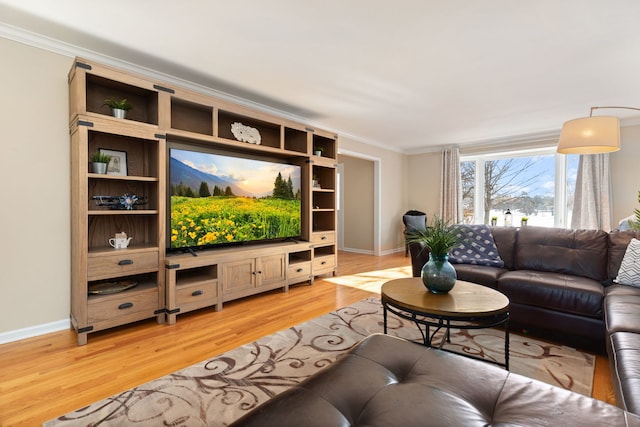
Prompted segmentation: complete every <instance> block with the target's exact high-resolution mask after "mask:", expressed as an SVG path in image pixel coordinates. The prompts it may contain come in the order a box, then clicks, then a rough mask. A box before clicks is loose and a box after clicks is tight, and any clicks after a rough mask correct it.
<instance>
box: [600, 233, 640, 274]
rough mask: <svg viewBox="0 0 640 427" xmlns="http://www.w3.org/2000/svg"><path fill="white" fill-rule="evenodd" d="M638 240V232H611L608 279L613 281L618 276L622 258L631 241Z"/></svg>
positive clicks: (639, 237) (639, 235) (639, 236)
mask: <svg viewBox="0 0 640 427" xmlns="http://www.w3.org/2000/svg"><path fill="white" fill-rule="evenodd" d="M633 238H636V239H640V231H631V230H627V231H612V232H611V233H609V264H608V267H607V268H608V277H609V279H610V280H613V279H615V278H616V276H617V275H618V270H620V264H621V263H622V258H624V254H625V252H626V251H627V246H629V242H630V241H631V239H633Z"/></svg>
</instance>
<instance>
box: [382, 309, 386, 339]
mask: <svg viewBox="0 0 640 427" xmlns="http://www.w3.org/2000/svg"><path fill="white" fill-rule="evenodd" d="M382 316H383V318H384V321H383V324H384V334H385V335H386V334H387V305H386V304H384V303H382Z"/></svg>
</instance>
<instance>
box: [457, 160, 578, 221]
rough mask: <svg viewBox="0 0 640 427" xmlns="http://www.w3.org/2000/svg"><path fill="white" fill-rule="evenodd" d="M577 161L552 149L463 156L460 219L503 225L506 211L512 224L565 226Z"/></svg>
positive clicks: (569, 213)
mask: <svg viewBox="0 0 640 427" xmlns="http://www.w3.org/2000/svg"><path fill="white" fill-rule="evenodd" d="M578 159H579V156H578V155H562V154H557V153H556V152H555V148H544V149H536V150H524V151H520V152H509V153H492V154H486V155H474V156H461V157H460V160H461V161H460V172H461V178H462V205H463V211H464V222H465V223H469V224H482V223H484V224H490V223H491V222H492V221H491V220H492V218H494V219H495V220H496V223H497V225H505V215H504V214H505V212H506V211H507V210H509V211H510V212H511V214H512V224H513V225H514V226H519V225H520V221H521V220H522V218H524V217H526V218H527V219H528V222H527V223H528V224H529V225H538V226H543V227H568V226H569V224H571V208H572V205H573V193H574V190H575V182H576V172H577V168H578ZM480 172H481V173H480Z"/></svg>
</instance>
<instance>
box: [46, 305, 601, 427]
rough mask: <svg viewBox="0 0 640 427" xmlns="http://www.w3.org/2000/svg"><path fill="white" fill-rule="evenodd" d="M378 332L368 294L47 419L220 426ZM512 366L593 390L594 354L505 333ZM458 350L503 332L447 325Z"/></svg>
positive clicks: (496, 355) (488, 352)
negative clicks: (462, 329) (306, 319)
mask: <svg viewBox="0 0 640 427" xmlns="http://www.w3.org/2000/svg"><path fill="white" fill-rule="evenodd" d="M389 327H390V330H389V333H390V334H391V335H396V336H399V337H402V338H406V339H410V340H421V339H422V338H421V335H420V332H418V330H417V328H416V326H415V325H414V324H413V323H411V322H408V321H405V320H401V319H399V318H397V317H396V316H393V315H390V316H389ZM381 332H382V306H381V304H380V300H379V299H378V298H367V299H364V300H362V301H359V302H357V303H355V304H353V305H352V306H349V307H344V308H341V309H339V310H336V311H335V312H332V313H329V314H326V315H324V316H321V317H318V318H316V319H313V320H310V321H308V322H306V323H303V324H301V325H298V326H294V327H292V328H289V329H286V330H283V331H280V332H277V333H275V334H273V335H269V336H266V337H263V338H261V339H260V340H258V341H256V342H253V343H250V344H247V345H244V346H242V347H238V348H236V349H234V350H232V351H229V352H227V353H224V354H222V355H220V356H218V357H214V358H212V359H210V360H207V361H204V362H201V363H198V364H196V365H193V366H190V367H188V368H185V369H182V370H180V371H177V372H175V373H173V374H170V375H167V376H164V377H161V378H158V379H157V380H154V381H151V382H149V383H146V384H143V385H141V386H139V387H135V388H133V389H130V390H127V391H124V392H122V393H120V394H117V395H115V396H111V397H109V398H107V399H104V400H101V401H99V402H96V403H94V404H92V405H89V406H87V407H85V408H82V409H79V410H77V411H75V412H71V413H69V414H66V415H64V416H61V417H59V418H57V419H55V420H51V421H48V422H47V423H45V426H81V425H82V426H120V425H139V426H143V425H144V426H146V425H154V426H155V425H174V426H175V425H185V426H225V425H228V424H229V423H231V422H232V421H234V420H236V419H238V418H240V417H241V416H242V415H243V414H245V413H246V412H247V411H250V410H251V409H253V408H255V407H256V406H258V405H259V404H261V403H262V402H264V401H266V400H268V399H269V398H271V397H273V396H275V395H277V394H279V393H281V392H283V391H284V390H286V389H287V388H289V387H291V386H292V385H294V384H297V383H299V382H300V381H302V380H304V379H305V378H307V377H308V376H310V375H311V374H313V373H315V372H317V371H318V370H319V369H321V368H323V367H325V366H327V365H330V364H331V363H332V362H334V361H335V360H336V359H338V358H339V357H341V355H343V354H344V353H345V352H347V351H348V350H349V349H350V348H352V347H353V346H354V345H355V344H357V343H358V342H359V341H360V340H362V339H363V338H364V337H366V336H368V335H370V334H372V333H381ZM510 344H511V345H510V347H511V352H510V365H511V371H512V372H516V373H519V374H523V375H526V376H528V377H531V378H536V379H538V380H541V381H544V382H547V383H549V384H554V385H557V386H560V387H564V388H566V389H570V390H573V391H576V392H578V393H582V394H585V395H590V394H591V387H592V381H593V370H594V363H595V357H594V356H592V355H589V354H586V353H582V352H580V351H577V350H574V349H572V348H569V347H564V346H558V345H553V344H548V343H545V342H542V341H539V340H536V339H533V338H531V337H528V336H520V335H517V334H513V333H512V334H511V335H510ZM447 346H448V347H449V348H451V349H454V350H455V351H459V352H466V353H469V354H473V355H475V356H479V357H483V358H487V359H491V360H498V361H503V360H504V332H503V331H499V330H492V329H482V330H467V331H456V330H452V334H451V344H447Z"/></svg>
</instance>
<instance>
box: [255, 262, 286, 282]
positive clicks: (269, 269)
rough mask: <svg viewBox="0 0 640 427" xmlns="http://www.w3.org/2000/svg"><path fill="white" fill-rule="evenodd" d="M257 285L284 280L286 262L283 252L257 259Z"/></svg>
mask: <svg viewBox="0 0 640 427" xmlns="http://www.w3.org/2000/svg"><path fill="white" fill-rule="evenodd" d="M257 270H258V280H260V282H259V284H258V286H266V285H270V284H272V283H276V282H280V281H284V280H285V278H286V264H285V256H284V254H278V255H270V256H263V257H261V258H259V259H258V260H257Z"/></svg>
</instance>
